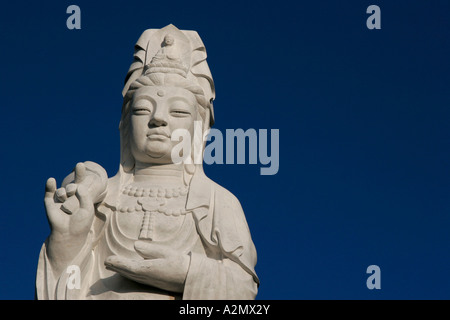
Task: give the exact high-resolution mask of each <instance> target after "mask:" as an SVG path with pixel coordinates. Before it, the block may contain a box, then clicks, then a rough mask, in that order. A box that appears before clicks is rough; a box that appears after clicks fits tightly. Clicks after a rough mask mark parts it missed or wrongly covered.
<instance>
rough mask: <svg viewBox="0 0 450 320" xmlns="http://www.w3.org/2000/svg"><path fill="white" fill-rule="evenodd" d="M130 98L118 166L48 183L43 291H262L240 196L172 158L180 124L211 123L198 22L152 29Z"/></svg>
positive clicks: (69, 295) (131, 80) (235, 295)
mask: <svg viewBox="0 0 450 320" xmlns="http://www.w3.org/2000/svg"><path fill="white" fill-rule="evenodd" d="M123 96H124V101H123V106H122V117H121V121H120V126H119V129H120V143H121V150H120V151H121V159H120V166H119V170H118V172H117V174H116V175H115V176H114V177H112V178H110V179H108V177H107V174H106V172H105V170H104V169H103V168H102V167H101V166H100V165H98V164H96V163H93V162H89V161H87V162H84V163H78V164H77V165H76V167H75V169H74V171H73V172H72V173H71V174H70V175H69V176H67V177H66V178H65V179H64V181H63V183H62V186H61V187H60V188H58V189H57V186H56V181H55V179H53V178H50V179H48V181H47V184H46V191H45V200H44V202H45V209H46V212H47V218H48V221H49V224H50V227H51V233H50V235H49V237H48V238H47V239H46V241H45V243H44V244H43V246H42V249H41V253H40V257H39V263H38V270H37V277H36V297H37V299H254V298H255V296H256V294H257V290H258V285H259V280H258V277H257V276H256V273H255V270H254V267H255V265H256V250H255V247H254V244H253V242H252V239H251V236H250V231H249V228H248V226H247V222H246V219H245V216H244V213H243V211H242V208H241V205H240V203H239V201H238V200H237V198H236V197H235V196H234V195H233V194H231V193H230V192H229V191H227V190H226V189H224V188H223V187H221V186H219V185H218V184H216V183H215V182H213V181H212V180H210V179H209V178H207V177H206V176H205V174H204V172H203V168H202V165H201V164H195V162H191V163H189V162H188V161H185V162H183V163H181V164H177V163H174V161H172V156H171V153H172V149H173V148H174V146H175V145H176V144H177V143H178V141H172V139H171V135H172V133H173V132H174V130H176V129H185V130H187V131H188V132H189V133H190V134H191V136H192V135H193V134H194V122H195V121H201V123H202V125H203V130H207V129H209V128H210V126H211V125H212V124H213V123H214V117H213V105H212V101H213V99H214V96H215V91H214V84H213V80H212V76H211V73H210V70H209V67H208V65H207V63H206V51H205V47H204V45H203V42H202V41H201V39H200V37H199V36H198V34H197V32H195V31H184V30H183V31H182V30H179V29H177V28H176V27H175V26H173V25H168V26H166V27H165V28H163V29H149V30H146V31H145V32H144V33H143V34H142V36H141V37H140V38H139V40H138V42H137V44H136V46H135V54H134V61H133V63H132V64H131V67H130V69H129V71H128V74H127V77H126V79H125V87H124V90H123ZM192 140H194V139H192ZM203 149H204V144H203V145H202V150H203ZM184 156H185V159H186V158H187V157H193V155H192V154H189V155H184Z"/></svg>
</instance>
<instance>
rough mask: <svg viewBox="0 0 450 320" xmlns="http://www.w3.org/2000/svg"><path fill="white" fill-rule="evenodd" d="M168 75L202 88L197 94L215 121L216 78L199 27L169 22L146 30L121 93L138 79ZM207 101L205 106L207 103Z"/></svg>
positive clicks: (137, 45)
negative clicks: (201, 97)
mask: <svg viewBox="0 0 450 320" xmlns="http://www.w3.org/2000/svg"><path fill="white" fill-rule="evenodd" d="M142 77H144V78H148V79H152V80H154V79H158V78H169V79H170V81H168V82H169V83H172V84H176V83H177V82H180V83H189V85H190V86H191V87H197V88H201V91H202V92H198V91H200V90H196V91H197V92H196V94H201V95H202V96H203V97H204V100H205V105H206V107H207V108H208V109H209V111H210V125H211V126H212V125H213V123H214V112H213V105H212V101H213V100H214V98H215V90H214V82H213V79H212V76H211V71H210V70H209V67H208V64H207V62H206V49H205V46H204V44H203V42H202V40H201V39H200V37H199V35H198V33H197V32H196V31H186V30H179V29H178V28H177V27H175V26H174V25H172V24H170V25H168V26H166V27H164V28H162V29H148V30H145V31H144V33H143V34H142V35H141V37H140V38H139V40H138V41H137V43H136V45H135V52H134V61H133V63H132V64H131V66H130V69H129V70H128V73H127V76H126V78H125V86H124V88H123V91H122V95H123V96H124V97H125V96H126V94H127V92H128V90H130V89H132V84H133V83H134V82H135V81H136V80H138V79H140V78H141V79H142ZM205 105H204V106H205Z"/></svg>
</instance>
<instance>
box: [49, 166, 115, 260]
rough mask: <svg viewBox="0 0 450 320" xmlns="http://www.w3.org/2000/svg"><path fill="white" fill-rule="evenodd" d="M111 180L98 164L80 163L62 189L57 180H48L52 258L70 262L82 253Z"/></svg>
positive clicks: (64, 182)
mask: <svg viewBox="0 0 450 320" xmlns="http://www.w3.org/2000/svg"><path fill="white" fill-rule="evenodd" d="M107 180H108V177H107V174H106V172H105V170H104V169H103V168H102V167H101V166H99V165H98V164H96V163H94V162H85V163H78V164H77V165H76V167H75V169H74V171H73V172H72V173H71V174H69V175H68V176H67V177H66V178H65V179H64V181H63V183H62V187H61V188H59V189H57V187H56V180H55V179H54V178H50V179H48V180H47V183H46V186H45V198H44V204H45V210H46V212H47V218H48V221H49V224H50V227H51V233H50V237H49V244H48V249H49V255H50V256H53V257H54V258H56V259H59V260H70V259H71V258H73V256H74V255H75V254H76V253H77V252H78V250H79V249H80V248H81V246H82V245H83V244H84V242H85V240H86V236H87V234H88V232H89V230H90V228H91V225H92V221H93V219H94V215H95V208H94V204H96V203H98V202H100V201H101V200H103V198H104V196H105V195H106V187H107ZM66 262H67V261H66Z"/></svg>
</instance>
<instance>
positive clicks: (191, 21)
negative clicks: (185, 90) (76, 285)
mask: <svg viewBox="0 0 450 320" xmlns="http://www.w3.org/2000/svg"><path fill="white" fill-rule="evenodd" d="M71 4H76V5H78V6H79V7H80V8H81V27H82V29H81V30H68V29H67V28H66V19H67V17H68V16H69V15H68V14H66V8H67V7H68V6H69V5H71ZM371 4H376V5H379V6H380V8H381V27H382V29H381V30H368V29H367V28H366V19H367V17H368V16H369V15H368V14H366V8H367V7H368V6H369V5H371ZM0 11H1V12H0V34H1V50H0V61H1V72H0V77H1V87H0V90H1V91H0V92H1V97H2V99H1V105H2V108H1V110H2V113H3V115H2V117H1V118H0V130H1V131H0V133H1V134H0V136H1V146H2V156H1V158H0V161H1V163H0V164H1V168H2V170H1V174H0V179H1V180H0V181H1V182H2V183H1V184H0V194H1V198H0V199H1V208H2V210H1V219H2V220H1V223H0V237H1V238H0V243H1V245H2V248H1V252H2V257H1V260H0V298H1V299H33V298H34V281H35V270H36V266H37V260H38V254H39V250H40V247H41V244H42V242H43V241H44V240H45V238H46V236H47V235H48V233H49V227H48V224H47V221H46V217H45V211H44V206H43V195H44V184H45V181H46V180H47V178H48V177H50V176H53V177H55V178H56V179H57V181H58V183H60V182H61V181H62V179H63V178H64V177H65V176H66V175H67V174H68V173H69V172H70V171H71V170H72V168H73V167H74V165H75V164H76V163H77V162H79V161H86V160H91V161H95V162H98V163H99V164H101V165H102V166H103V167H104V168H105V169H106V170H107V171H108V174H109V175H110V176H112V175H114V174H115V173H116V171H117V169H118V164H119V131H118V124H119V118H120V109H121V103H122V97H121V91H122V86H123V79H124V77H125V74H126V72H127V70H128V67H129V65H130V63H131V61H132V55H133V46H134V44H135V42H136V41H137V39H138V38H139V36H140V35H141V33H142V32H143V31H144V30H145V29H148V28H162V27H164V26H166V25H167V24H169V23H173V24H174V25H176V26H177V27H178V28H180V29H189V30H196V31H198V33H199V34H200V36H201V38H202V39H203V42H204V43H205V45H206V49H207V52H208V63H209V66H210V69H211V71H212V74H213V77H214V81H215V85H216V91H217V98H216V101H215V104H214V107H215V115H216V128H218V129H220V130H223V131H225V129H228V128H229V129H237V128H242V129H244V130H246V129H249V128H254V129H279V130H280V170H279V172H278V174H276V175H274V176H261V175H259V168H260V165H210V166H208V165H206V166H205V171H206V173H207V175H208V176H210V177H211V178H212V179H213V180H215V181H216V182H218V183H219V184H221V185H223V186H224V187H226V188H227V189H229V190H230V191H231V192H233V193H234V194H235V195H236V196H237V197H238V198H239V200H240V201H241V204H242V206H243V208H244V211H245V213H246V216H247V221H248V223H249V226H250V229H251V232H252V237H253V240H254V242H255V245H256V247H257V250H258V264H257V266H256V271H257V273H258V275H259V277H260V279H261V286H260V291H259V295H258V297H257V298H259V299H449V298H450V293H449V292H450V290H449V289H450V273H449V270H450V231H449V230H450V148H449V144H450V130H449V125H448V123H449V119H450V86H449V85H450V62H449V60H450V58H449V57H450V31H449V30H450V19H449V15H450V3H449V2H448V1H438V0H434V1H425V0H422V1H378V0H377V1H324V0H318V1H289V2H288V1H276V2H264V1H220V2H219V1H194V2H190V1H135V0H128V1H95V4H93V1H81V0H77V1H74V2H72V1H71V2H68V1H57V2H56V1H54V2H49V1H38V2H34V3H31V4H28V3H27V4H24V3H21V2H19V1H10V2H8V3H3V4H2V6H1V10H0ZM372 264H376V265H378V266H380V268H381V290H368V289H367V288H366V279H367V277H368V275H367V274H366V268H367V267H368V266H369V265H372Z"/></svg>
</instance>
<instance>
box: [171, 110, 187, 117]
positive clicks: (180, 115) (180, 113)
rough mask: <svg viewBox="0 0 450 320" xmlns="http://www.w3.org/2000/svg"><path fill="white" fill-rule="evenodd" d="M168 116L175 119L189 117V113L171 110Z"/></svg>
mask: <svg viewBox="0 0 450 320" xmlns="http://www.w3.org/2000/svg"><path fill="white" fill-rule="evenodd" d="M170 114H171V115H173V116H175V117H186V116H190V115H191V113H190V112H189V111H184V110H172V111H171V112H170Z"/></svg>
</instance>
